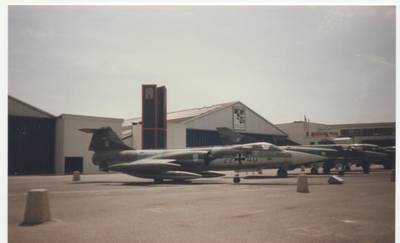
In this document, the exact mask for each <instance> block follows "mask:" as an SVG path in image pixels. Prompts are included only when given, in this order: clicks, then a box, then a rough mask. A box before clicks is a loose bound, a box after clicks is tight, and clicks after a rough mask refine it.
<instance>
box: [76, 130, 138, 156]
mask: <svg viewBox="0 0 400 243" xmlns="http://www.w3.org/2000/svg"><path fill="white" fill-rule="evenodd" d="M79 130H80V131H82V132H85V133H92V134H93V135H92V140H91V141H90V145H89V150H91V151H95V152H100V151H110V150H131V149H132V148H131V147H129V146H128V145H126V144H125V143H124V142H123V141H122V140H121V139H120V138H119V137H118V135H117V134H116V133H115V132H114V131H113V130H112V128H111V127H101V128H82V129H79Z"/></svg>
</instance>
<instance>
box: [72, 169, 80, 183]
mask: <svg viewBox="0 0 400 243" xmlns="http://www.w3.org/2000/svg"><path fill="white" fill-rule="evenodd" d="M73 173H74V175H73V177H72V181H80V180H81V172H79V171H77V170H76V171H74V172H73Z"/></svg>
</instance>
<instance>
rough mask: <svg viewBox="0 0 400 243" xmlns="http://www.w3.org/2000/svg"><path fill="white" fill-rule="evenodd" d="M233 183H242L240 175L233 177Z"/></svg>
mask: <svg viewBox="0 0 400 243" xmlns="http://www.w3.org/2000/svg"><path fill="white" fill-rule="evenodd" d="M233 183H236V184H237V183H240V177H239V176H235V177H233Z"/></svg>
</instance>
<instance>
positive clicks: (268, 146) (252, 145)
mask: <svg viewBox="0 0 400 243" xmlns="http://www.w3.org/2000/svg"><path fill="white" fill-rule="evenodd" d="M238 147H240V148H242V149H250V150H266V151H282V149H280V148H279V147H277V146H275V145H273V144H270V143H265V142H260V143H249V144H242V145H239V146H238Z"/></svg>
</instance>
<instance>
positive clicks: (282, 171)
mask: <svg viewBox="0 0 400 243" xmlns="http://www.w3.org/2000/svg"><path fill="white" fill-rule="evenodd" d="M277 175H278V177H287V171H286V170H285V169H283V168H279V169H278V172H277Z"/></svg>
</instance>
